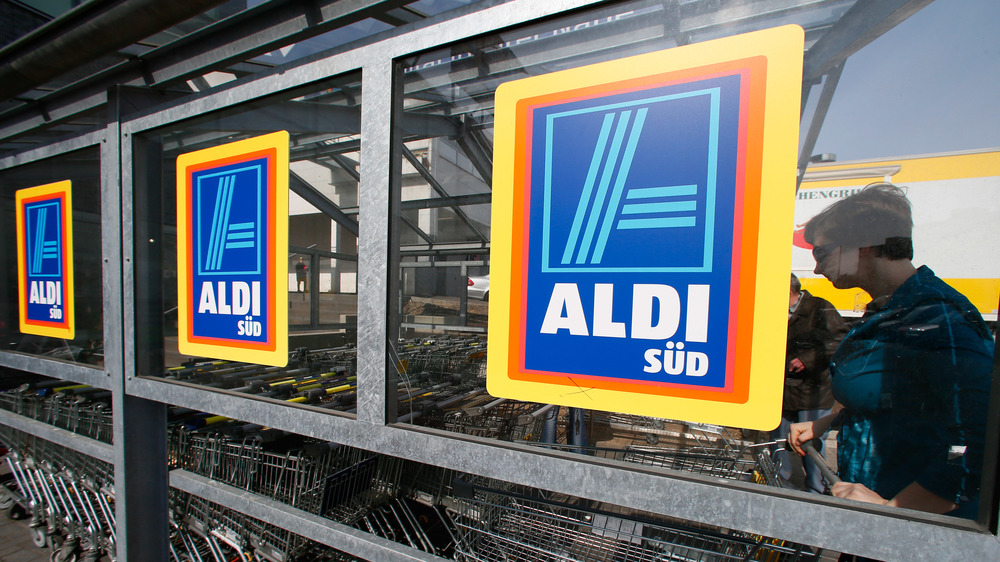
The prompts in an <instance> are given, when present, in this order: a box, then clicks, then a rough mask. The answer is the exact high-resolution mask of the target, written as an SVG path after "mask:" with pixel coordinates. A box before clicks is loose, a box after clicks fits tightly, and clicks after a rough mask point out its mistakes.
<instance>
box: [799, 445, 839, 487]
mask: <svg viewBox="0 0 1000 562" xmlns="http://www.w3.org/2000/svg"><path fill="white" fill-rule="evenodd" d="M802 450H803V451H805V453H806V454H807V455H809V456H810V457H811V458H812V460H814V461H816V465H817V466H819V471H820V472H821V473H822V474H823V479H824V480H826V481H827V482H828V483H829V484H830V485H831V486H832V485H833V484H836V483H837V482H840V477H838V476H837V475H836V474H834V472H833V470H832V469H830V465H829V464H827V462H826V458H825V457H824V456H823V455H821V454H819V451H817V450H816V447H815V446H814V445H813V442H812V441H806V442H805V443H803V444H802Z"/></svg>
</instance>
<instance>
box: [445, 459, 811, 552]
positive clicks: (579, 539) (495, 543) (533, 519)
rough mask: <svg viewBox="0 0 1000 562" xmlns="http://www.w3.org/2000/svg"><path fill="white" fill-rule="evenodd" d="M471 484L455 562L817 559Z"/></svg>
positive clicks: (768, 543)
mask: <svg viewBox="0 0 1000 562" xmlns="http://www.w3.org/2000/svg"><path fill="white" fill-rule="evenodd" d="M470 480H474V481H478V483H475V484H473V483H471V482H463V484H462V486H461V487H460V488H461V489H462V490H463V493H461V494H456V496H455V498H454V499H453V500H452V502H450V510H449V512H450V513H451V514H452V517H453V521H454V524H455V526H456V528H457V533H458V541H457V543H456V548H455V559H456V560H460V561H465V562H470V561H475V562H494V561H500V560H503V561H507V560H517V561H521V562H533V561H538V562H542V561H544V562H556V561H567V562H568V561H607V562H668V561H677V562H682V561H683V562H702V561H728V560H768V561H775V562H777V561H792V560H814V559H815V558H816V553H815V552H813V551H811V550H809V549H806V548H803V547H801V546H798V545H792V544H787V543H784V542H782V541H776V540H773V539H768V538H765V537H754V536H750V535H746V534H742V533H735V532H728V533H727V532H724V531H720V530H717V529H712V528H701V527H698V526H695V525H692V524H689V523H682V522H675V521H667V520H663V519H661V518H654V517H651V516H649V515H648V514H643V513H639V512H635V511H632V510H625V509H622V508H617V507H614V506H608V505H606V504H592V503H591V502H584V501H580V500H571V499H569V498H563V499H562V500H561V501H560V500H556V499H553V498H546V497H545V496H544V495H543V494H542V493H540V492H539V491H537V490H531V489H524V488H520V487H515V486H510V485H505V484H503V483H500V482H496V481H492V482H491V481H489V480H488V479H479V478H475V477H470ZM484 484H485V485H484ZM491 486H496V487H491ZM456 488H458V487H456ZM567 500H570V501H567Z"/></svg>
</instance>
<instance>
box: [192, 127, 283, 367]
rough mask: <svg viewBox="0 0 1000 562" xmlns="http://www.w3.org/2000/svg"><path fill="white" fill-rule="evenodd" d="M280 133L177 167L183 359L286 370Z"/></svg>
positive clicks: (204, 153)
mask: <svg viewBox="0 0 1000 562" xmlns="http://www.w3.org/2000/svg"><path fill="white" fill-rule="evenodd" d="M287 250H288V133H286V132H284V131H281V132H277V133H271V134H269V135H264V136H260V137H254V138H251V139H246V140H242V141H237V142H233V143H229V144H225V145H222V146H217V147H213V148H208V149H205V150H199V151H196V152H190V153H187V154H182V155H181V156H179V157H178V158H177V254H178V255H177V264H178V281H177V294H178V303H179V304H178V318H179V321H178V327H179V328H178V329H179V338H178V341H179V348H180V351H181V353H184V354H186V355H195V356H203V357H211V358H218V359H231V360H236V361H248V362H255V363H261V364H264V365H276V366H283V365H285V364H286V363H287V361H288V309H287V304H286V302H287V300H288V279H287V270H288V264H287V260H286V257H285V253H286V252H287Z"/></svg>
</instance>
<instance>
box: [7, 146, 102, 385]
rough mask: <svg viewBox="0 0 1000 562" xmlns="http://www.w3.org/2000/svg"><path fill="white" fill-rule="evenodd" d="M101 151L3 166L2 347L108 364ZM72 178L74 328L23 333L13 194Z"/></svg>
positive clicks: (82, 151) (74, 360) (75, 360)
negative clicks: (64, 332)
mask: <svg viewBox="0 0 1000 562" xmlns="http://www.w3.org/2000/svg"><path fill="white" fill-rule="evenodd" d="M100 158H101V155H100V150H98V149H97V148H88V149H84V150H79V151H76V152H71V153H68V154H64V155H61V156H56V157H53V158H49V159H46V160H42V161H38V162H34V163H31V164H27V165H24V166H18V167H16V168H10V169H7V170H3V171H0V196H2V197H3V199H4V205H3V216H4V220H3V221H2V222H3V229H4V233H3V236H4V239H5V240H8V241H9V243H8V244H5V245H4V250H3V255H4V264H5V267H4V268H3V271H4V273H3V276H2V281H0V283H2V285H3V291H4V295H5V296H6V298H5V299H4V300H3V303H4V305H3V313H2V316H0V337H3V338H4V349H8V350H12V351H20V352H23V353H30V354H33V355H40V356H45V357H52V358H57V359H62V360H65V361H71V362H74V363H82V364H88V365H94V366H98V367H99V366H101V365H103V363H104V298H103V296H102V290H103V287H104V280H103V279H102V277H101V276H102V265H101V264H102V263H103V260H102V257H101V161H100ZM64 180H69V181H70V182H71V184H72V187H71V193H72V199H73V212H72V215H73V216H72V221H73V285H74V294H75V307H74V308H75V317H76V333H75V337H74V339H72V340H66V339H61V338H56V337H48V336H38V335H29V334H23V333H21V332H20V329H19V320H18V273H17V244H16V242H15V241H16V240H17V234H16V232H15V230H16V223H15V203H14V194H15V193H16V192H17V191H18V190H20V189H25V188H29V187H36V186H40V185H46V184H51V183H55V182H60V181H64Z"/></svg>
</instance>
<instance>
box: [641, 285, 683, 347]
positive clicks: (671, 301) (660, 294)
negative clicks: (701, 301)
mask: <svg viewBox="0 0 1000 562" xmlns="http://www.w3.org/2000/svg"><path fill="white" fill-rule="evenodd" d="M654 300H655V301H657V302H659V303H660V314H659V316H658V317H657V319H656V324H655V325H654V324H653V301H654ZM690 301H691V298H690V290H689V296H688V302H689V303H690ZM689 306H690V305H689ZM689 310H690V308H689ZM688 318H689V320H688V324H690V322H691V321H690V314H688ZM680 322H681V297H680V295H678V294H677V290H676V289H674V288H673V287H671V286H670V285H635V286H634V287H632V337H633V338H638V339H643V340H665V339H668V338H672V337H673V336H674V334H675V333H677V326H678V325H680Z"/></svg>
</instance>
